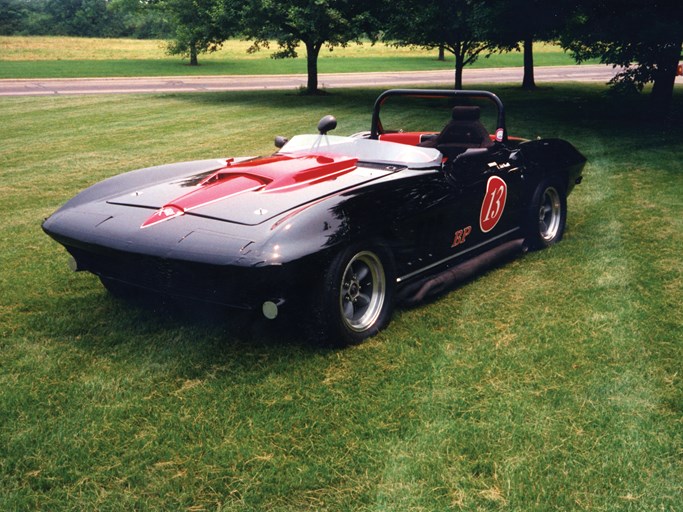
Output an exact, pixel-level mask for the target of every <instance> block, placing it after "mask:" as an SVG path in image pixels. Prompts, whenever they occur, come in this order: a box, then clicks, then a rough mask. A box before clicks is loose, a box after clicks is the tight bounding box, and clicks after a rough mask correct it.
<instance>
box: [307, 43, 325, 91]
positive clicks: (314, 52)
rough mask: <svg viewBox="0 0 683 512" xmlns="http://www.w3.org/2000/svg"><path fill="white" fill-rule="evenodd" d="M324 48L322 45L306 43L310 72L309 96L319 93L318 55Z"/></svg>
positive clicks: (308, 69)
mask: <svg viewBox="0 0 683 512" xmlns="http://www.w3.org/2000/svg"><path fill="white" fill-rule="evenodd" d="M322 46H323V45H322V43H317V42H316V43H314V42H308V41H307V42H306V66H307V71H308V83H307V85H306V92H307V93H308V94H315V93H316V92H318V54H319V53H320V48H322Z"/></svg>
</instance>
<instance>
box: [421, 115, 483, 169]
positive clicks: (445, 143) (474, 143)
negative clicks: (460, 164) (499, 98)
mask: <svg viewBox="0 0 683 512" xmlns="http://www.w3.org/2000/svg"><path fill="white" fill-rule="evenodd" d="M479 115H480V110H479V107H476V106H469V107H453V110H452V111H451V120H450V121H449V122H448V124H447V125H446V126H445V127H444V129H443V130H441V133H439V134H438V135H437V136H436V137H435V138H433V139H430V140H426V141H424V142H422V143H420V146H423V147H432V148H436V149H438V150H439V151H440V152H441V154H442V155H443V156H445V157H446V158H448V159H449V160H451V159H453V158H455V157H456V156H457V155H459V154H460V153H463V152H465V150H467V149H469V148H488V147H491V146H493V141H492V140H491V137H489V133H488V131H487V130H486V128H485V127H484V125H483V124H482V123H481V121H480V120H479Z"/></svg>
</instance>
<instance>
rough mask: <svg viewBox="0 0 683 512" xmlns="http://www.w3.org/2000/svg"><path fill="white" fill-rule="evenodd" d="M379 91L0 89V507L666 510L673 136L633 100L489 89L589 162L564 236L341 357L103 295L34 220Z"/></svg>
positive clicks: (250, 146) (679, 412) (673, 281)
mask: <svg viewBox="0 0 683 512" xmlns="http://www.w3.org/2000/svg"><path fill="white" fill-rule="evenodd" d="M377 92H378V91H372V90H353V91H351V90H344V91H335V92H334V94H328V95H324V96H317V97H306V96H302V95H298V94H293V93H287V92H264V93H217V94H182V95H180V94H179V95H158V96H152V95H145V96H84V97H41V98H5V99H3V100H2V101H0V116H1V117H2V119H3V123H2V124H0V162H1V163H2V165H0V198H1V199H2V201H1V202H0V204H2V209H0V243H1V244H2V246H1V247H2V248H1V249H0V290H1V293H0V418H1V421H0V510H50V511H60V510H103V511H104V510H174V511H176V510H186V511H202V510H207V511H217V510H220V511H228V510H253V511H262V510H275V511H285V510H287V511H289V510H291V511H301V510H316V511H321V510H329V511H357V510H367V511H371V510H372V511H403V510H415V511H421V510H423V511H436V510H439V511H441V510H501V511H546V510H547V511H550V510H587V511H612V510H620V511H621V510H623V511H655V510H656V511H672V512H673V511H676V510H680V507H681V503H683V384H682V383H681V378H682V376H683V310H682V309H681V303H682V302H683V263H682V259H681V248H682V247H683V200H682V199H681V196H682V192H683V164H681V161H680V155H681V154H682V152H683V143H682V142H681V140H680V136H679V133H680V130H681V123H680V122H677V123H675V124H665V125H659V124H650V123H648V122H646V121H643V120H642V119H641V118H640V116H639V113H641V112H642V111H643V110H644V109H645V107H646V103H645V102H644V100H642V99H634V100H629V101H628V102H626V101H625V100H623V99H620V100H615V99H611V98H609V97H605V94H604V89H603V88H602V87H597V86H576V85H574V86H570V85H556V86H553V87H545V88H543V89H541V90H539V91H537V92H535V93H526V92H521V91H519V90H518V89H515V88H512V87H509V88H507V87H499V88H497V89H495V92H497V93H498V94H499V95H500V96H501V98H502V99H503V101H505V103H506V106H507V113H508V119H509V127H510V130H511V133H512V134H514V135H520V136H524V137H535V136H537V135H541V136H545V137H563V138H567V139H569V140H570V141H572V142H573V143H574V144H575V145H576V146H577V147H578V148H579V149H580V150H581V151H582V152H584V153H585V154H586V156H587V157H588V158H589V164H588V165H587V168H586V171H585V176H586V177H585V180H584V183H583V184H581V185H580V186H579V187H577V189H576V192H575V193H574V194H573V195H572V196H570V198H569V219H568V228H567V232H566V234H565V239H564V240H563V241H562V242H561V243H560V244H558V245H557V246H555V247H553V248H551V249H549V250H546V251H543V252H538V253H532V254H528V255H526V256H524V257H523V258H521V259H518V260H516V261H514V262H512V263H510V264H507V265H505V266H503V267H500V268H498V269H495V270H492V271H490V272H488V273H486V274H484V275H481V276H479V277H478V278H477V279H475V280H473V281H471V282H469V283H468V284H465V285H463V286H460V287H459V288H457V289H456V290H454V291H452V292H451V293H449V294H447V295H445V296H443V297H441V298H439V299H437V300H434V301H432V302H430V303H428V304H424V305H421V306H419V307H415V308H411V309H402V310H399V311H398V312H397V313H396V315H395V317H394V320H393V322H392V324H391V325H390V326H389V328H388V329H387V330H386V331H384V332H382V333H381V334H380V335H378V336H376V337H375V338H373V339H371V340H369V341H367V342H366V343H364V344H362V345H359V346H355V347H351V348H348V349H344V350H330V349H324V348H320V347H316V346H312V345H310V344H307V343H305V342H303V341H301V340H300V339H299V337H298V336H297V334H296V333H295V332H288V333H285V334H282V333H280V332H279V331H278V330H277V328H273V327H272V326H270V324H268V323H267V322H265V321H259V322H252V321H251V319H249V318H248V317H244V316H242V315H235V314H225V313H224V312H223V311H220V310H216V309H211V308H208V309H205V310H202V311H196V310H190V309H188V310H183V309H177V308H170V307H162V306H159V307H157V306H154V305H151V306H150V305H147V306H145V305H142V304H128V303H125V302H120V301H118V300H115V299H113V298H111V297H110V296H108V295H107V294H106V293H105V291H104V290H103V288H102V287H101V286H100V284H99V282H98V281H97V279H96V278H94V277H93V276H91V275H86V274H73V273H71V272H70V271H69V270H68V269H67V255H66V253H65V252H64V251H63V250H62V248H61V247H60V246H58V245H57V244H56V243H54V242H53V241H51V240H50V239H49V238H48V237H47V236H45V235H44V234H43V233H42V231H41V229H40V223H41V220H42V219H43V218H44V217H46V216H47V215H49V214H50V213H51V212H52V211H54V210H55V209H56V208H57V207H58V206H59V205H60V204H61V203H63V202H64V201H65V200H67V199H68V198H70V197H71V196H72V195H74V194H75V193H76V192H78V191H79V190H81V189H82V188H84V187H86V186H87V185H88V184H91V183H94V182H96V181H99V180H101V179H103V178H105V177H107V176H111V175H114V174H117V173H120V172H122V171H125V170H127V169H131V168H137V167H143V166H147V165H153V164H160V163H164V162H172V161H177V160H183V159H193V158H199V157H218V156H230V155H242V154H263V153H269V152H271V151H272V150H273V147H272V142H271V141H272V138H273V136H274V135H275V134H283V135H291V134H293V133H295V132H301V131H313V130H314V127H315V125H316V123H317V121H318V119H319V118H320V117H322V115H324V114H327V113H333V114H335V115H336V116H337V118H338V119H339V128H338V129H337V132H338V133H339V134H350V133H352V132H355V131H358V130H362V129H367V128H368V126H369V121H370V118H369V112H370V109H371V105H372V102H373V100H374V98H375V97H376V95H377ZM676 101H677V119H680V118H681V115H680V114H681V111H683V108H681V107H682V105H681V104H682V103H683V95H682V94H681V91H680V90H678V91H677V97H676Z"/></svg>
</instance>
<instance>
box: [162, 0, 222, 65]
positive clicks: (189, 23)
mask: <svg viewBox="0 0 683 512" xmlns="http://www.w3.org/2000/svg"><path fill="white" fill-rule="evenodd" d="M157 5H158V6H159V8H160V9H161V10H163V11H164V12H165V13H166V14H168V16H169V17H170V18H171V22H172V24H173V25H174V26H175V30H174V32H175V33H174V37H173V41H172V42H171V43H169V45H168V48H167V50H168V53H170V54H171V55H182V56H185V57H189V58H190V66H198V65H199V60H198V55H199V54H200V53H204V52H213V51H216V50H218V49H219V48H220V47H221V45H222V44H223V41H225V40H226V39H227V38H228V33H229V29H230V28H231V25H232V24H228V26H226V25H224V24H223V21H225V19H224V16H223V13H224V12H225V11H224V10H223V7H224V6H223V4H222V3H220V2H219V1H218V0H158V2H157Z"/></svg>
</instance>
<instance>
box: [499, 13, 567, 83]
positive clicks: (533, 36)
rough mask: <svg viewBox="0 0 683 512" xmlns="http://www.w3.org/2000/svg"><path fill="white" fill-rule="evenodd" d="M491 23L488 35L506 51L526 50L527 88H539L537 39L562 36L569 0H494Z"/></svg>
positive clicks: (525, 75) (525, 72) (524, 80)
mask: <svg viewBox="0 0 683 512" xmlns="http://www.w3.org/2000/svg"><path fill="white" fill-rule="evenodd" d="M488 5H489V7H490V15H491V23H490V24H489V25H488V29H487V30H486V32H487V34H486V38H487V39H488V40H489V41H490V42H491V43H492V44H495V46H497V47H498V48H500V49H501V50H503V51H512V50H519V49H520V43H521V49H522V52H523V54H524V77H523V79H522V88H523V89H528V90H530V89H535V88H536V82H535V80H534V55H533V43H534V41H548V40H551V39H554V38H556V37H558V35H559V32H560V30H561V28H562V27H563V26H564V23H565V21H564V20H565V15H566V12H567V8H568V3H567V0H560V1H555V2H548V1H545V0H492V1H489V2H488Z"/></svg>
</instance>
